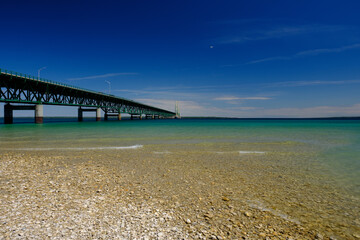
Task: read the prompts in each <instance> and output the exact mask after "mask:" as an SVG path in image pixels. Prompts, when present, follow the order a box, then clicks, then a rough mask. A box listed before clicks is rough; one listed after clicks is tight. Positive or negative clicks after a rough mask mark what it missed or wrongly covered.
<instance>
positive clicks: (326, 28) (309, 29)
mask: <svg viewBox="0 0 360 240" xmlns="http://www.w3.org/2000/svg"><path fill="white" fill-rule="evenodd" d="M237 22H238V23H246V21H245V20H241V21H236V20H234V21H228V23H229V24H234V23H237ZM250 22H251V21H250ZM344 29H345V27H344V26H340V25H332V26H330V25H320V24H310V25H299V26H278V27H274V28H270V29H259V30H252V31H248V32H245V33H243V34H242V35H240V36H230V37H229V36H228V37H225V38H222V39H220V40H219V41H218V42H219V43H220V44H234V43H244V42H249V41H260V40H268V39H277V38H284V37H291V36H297V35H304V34H311V33H320V32H336V31H340V30H344Z"/></svg>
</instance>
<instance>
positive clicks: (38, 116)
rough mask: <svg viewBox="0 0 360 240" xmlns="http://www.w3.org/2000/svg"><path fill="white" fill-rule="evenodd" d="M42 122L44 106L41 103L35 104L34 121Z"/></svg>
mask: <svg viewBox="0 0 360 240" xmlns="http://www.w3.org/2000/svg"><path fill="white" fill-rule="evenodd" d="M43 122H44V106H43V105H42V104H37V105H35V123H43Z"/></svg>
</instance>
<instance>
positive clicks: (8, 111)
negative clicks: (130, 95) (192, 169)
mask: <svg viewBox="0 0 360 240" xmlns="http://www.w3.org/2000/svg"><path fill="white" fill-rule="evenodd" d="M0 102H5V103H6V104H5V106H4V122H5V123H12V122H13V111H14V110H35V122H36V123H42V122H43V105H65V106H79V109H78V120H79V121H82V119H83V112H87V111H94V112H96V120H97V121H100V119H101V110H103V111H104V112H105V114H104V119H105V120H107V119H108V118H109V117H113V116H116V117H117V118H118V119H119V120H120V119H121V113H127V114H130V116H131V119H134V118H139V119H142V118H143V117H145V118H152V119H154V118H174V117H175V113H174V112H171V111H167V110H164V109H160V108H156V107H153V106H149V105H145V104H142V103H139V102H135V101H132V100H129V99H125V98H120V97H116V96H114V95H110V94H105V93H101V92H96V91H91V90H87V89H83V88H79V87H75V86H71V85H67V84H64V83H60V82H54V81H50V80H46V79H43V78H40V79H38V78H36V77H33V76H30V75H26V74H21V73H17V72H12V71H7V70H3V69H0ZM13 103H17V104H13ZM19 103H20V104H22V105H19ZM30 104H32V105H30Z"/></svg>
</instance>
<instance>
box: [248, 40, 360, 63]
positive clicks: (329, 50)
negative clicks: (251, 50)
mask: <svg viewBox="0 0 360 240" xmlns="http://www.w3.org/2000/svg"><path fill="white" fill-rule="evenodd" d="M357 48H360V43H357V44H352V45H347V46H342V47H338V48H318V49H312V50H307V51H301V52H298V53H296V54H293V55H291V56H275V57H268V58H261V59H257V60H253V61H250V62H247V63H246V64H255V63H261V62H269V61H276V60H291V59H294V58H298V57H302V56H316V55H319V54H323V53H339V52H343V51H347V50H351V49H357Z"/></svg>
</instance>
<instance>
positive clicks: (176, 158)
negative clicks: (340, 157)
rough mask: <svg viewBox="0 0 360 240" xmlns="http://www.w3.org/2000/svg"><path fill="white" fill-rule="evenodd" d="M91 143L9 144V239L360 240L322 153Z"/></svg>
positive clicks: (347, 201) (0, 160)
mask: <svg viewBox="0 0 360 240" xmlns="http://www.w3.org/2000/svg"><path fill="white" fill-rule="evenodd" d="M44 131H45V130H44ZM46 131H49V130H46ZM83 131H85V130H83ZM39 134H40V133H39ZM62 134H63V133H62ZM196 134H198V133H196ZM41 136H42V135H41ZM53 136H56V134H54V135H53ZM11 137H12V138H14V139H15V137H16V136H11ZM38 137H39V136H38ZM217 138H218V139H221V138H220V137H217ZM109 139H110V138H109ZM45 140H46V139H45ZM111 140H112V139H111ZM230 140H231V139H230ZM16 141H19V140H18V139H16ZM67 141H68V140H67ZM84 141H85V140H82V139H80V140H77V141H74V140H72V142H73V144H71V145H69V144H68V145H67V146H66V145H65V144H61V142H60V144H59V145H60V146H57V147H56V146H54V145H52V142H51V141H46V143H45V141H44V142H36V143H30V142H26V144H24V142H22V143H23V145H26V148H24V147H22V146H20V145H19V146H16V145H13V144H12V143H11V142H10V143H8V145H7V146H6V145H5V144H3V145H2V146H3V149H1V150H0V182H1V184H0V192H1V195H0V239H284V240H291V239H294V240H295V239H332V240H333V239H339V240H341V239H359V238H360V236H359V233H360V231H359V230H360V228H359V226H360V224H359V212H360V211H359V198H358V197H356V196H357V195H356V194H355V195H354V194H353V189H352V188H349V189H347V188H341V187H340V186H339V185H338V182H336V181H335V180H334V179H333V180H331V179H329V177H328V176H329V175H330V174H332V173H331V172H329V169H327V168H326V167H324V165H323V164H322V163H321V162H319V161H314V159H317V158H318V149H317V148H318V147H317V146H314V144H307V143H300V142H295V141H267V142H266V141H262V142H250V141H244V142H231V141H229V140H227V141H226V142H225V141H222V142H218V141H216V142H215V141H213V142H212V141H209V140H208V139H206V140H204V139H202V140H201V141H198V142H193V143H189V140H186V141H183V143H181V141H178V140H177V141H178V142H177V143H172V142H171V141H172V140H166V141H167V142H168V143H164V142H162V143H161V144H159V143H156V144H150V143H148V142H147V140H146V139H142V140H139V139H136V142H143V143H145V144H143V145H141V144H140V145H139V144H138V145H131V144H130V143H131V141H133V140H131V141H129V140H127V141H128V144H126V143H119V144H118V145H117V147H111V146H109V147H96V145H95V147H94V145H93V144H92V142H86V144H85V143H84ZM92 141H93V140H92ZM152 141H154V140H152ZM54 142H55V141H54ZM56 142H57V143H59V141H58V140H57V141H56ZM34 144H37V146H40V147H34ZM98 145H100V146H107V145H106V142H99V143H98ZM4 146H5V147H6V149H5V147H4ZM84 146H86V147H84ZM119 146H121V147H119Z"/></svg>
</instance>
